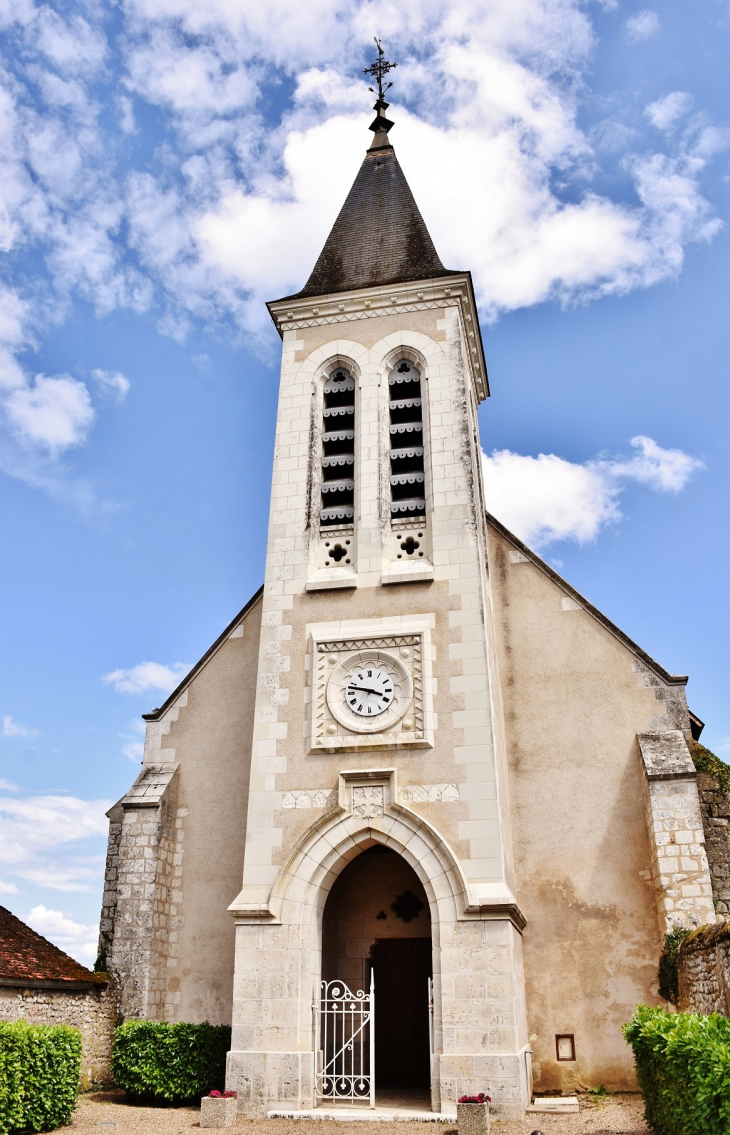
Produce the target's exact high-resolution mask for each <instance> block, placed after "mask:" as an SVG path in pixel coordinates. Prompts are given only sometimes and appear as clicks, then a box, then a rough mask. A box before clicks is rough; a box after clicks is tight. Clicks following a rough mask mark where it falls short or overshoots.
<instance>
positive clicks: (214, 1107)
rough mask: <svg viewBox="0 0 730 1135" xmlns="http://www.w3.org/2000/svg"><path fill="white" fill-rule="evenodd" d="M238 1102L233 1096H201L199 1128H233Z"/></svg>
mask: <svg viewBox="0 0 730 1135" xmlns="http://www.w3.org/2000/svg"><path fill="white" fill-rule="evenodd" d="M237 1112H238V1100H237V1099H235V1098H234V1097H233V1096H228V1098H227V1099H226V1098H224V1097H223V1096H203V1098H202V1099H201V1101H200V1126H201V1127H235V1125H236V1114H237Z"/></svg>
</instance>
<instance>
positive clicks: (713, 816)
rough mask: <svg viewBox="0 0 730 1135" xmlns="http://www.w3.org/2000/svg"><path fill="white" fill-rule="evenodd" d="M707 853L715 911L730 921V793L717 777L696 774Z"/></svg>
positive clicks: (702, 773)
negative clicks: (723, 789) (723, 788)
mask: <svg viewBox="0 0 730 1135" xmlns="http://www.w3.org/2000/svg"><path fill="white" fill-rule="evenodd" d="M697 791H698V792H699V796H700V808H701V811H702V823H703V826H704V829H705V851H706V852H707V860H708V863H709V865H710V873H711V875H712V890H713V895H714V899H715V910H716V911H717V914H718V915H719V917H720V918H730V793H729V792H723V791H722V789H721V787H720V782H719V780H718V779H717V777H714V776H709V775H708V774H707V773H705V772H698V773H697Z"/></svg>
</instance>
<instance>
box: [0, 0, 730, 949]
mask: <svg viewBox="0 0 730 1135" xmlns="http://www.w3.org/2000/svg"><path fill="white" fill-rule="evenodd" d="M0 30H1V32H2V43H3V49H2V50H3V63H2V70H1V71H0V135H1V136H2V145H1V146H0V155H1V156H0V192H1V193H2V202H3V203H2V207H1V208H0V248H1V249H2V265H3V270H2V277H1V278H0V288H2V294H1V295H0V470H2V471H1V472H0V509H1V515H2V536H3V539H2V545H1V547H0V573H1V575H0V605H1V607H2V628H3V630H2V635H1V636H0V670H1V673H0V759H1V760H2V768H1V769H0V776H1V777H2V778H3V779H2V785H1V786H0V812H1V813H2V824H1V825H0V901H2V902H3V903H5V904H6V905H8V906H9V907H10V908H11V909H12V910H13V911H14V912H15V913H17V914H18V915H20V916H21V917H23V918H26V919H28V920H29V921H30V922H31V923H32V924H33V925H34V926H36V927H37V928H38V929H39V930H41V932H43V933H45V934H47V935H48V936H49V937H51V938H52V939H53V940H54V941H56V942H58V944H59V945H61V946H63V947H64V948H66V949H68V950H69V951H70V952H72V953H74V954H75V955H76V956H77V957H79V958H80V959H81V960H84V961H86V962H90V961H93V955H94V948H95V934H94V925H95V923H96V921H97V919H98V910H99V900H100V893H101V877H102V868H103V856H104V847H105V834H104V833H105V829H106V821H105V819H104V816H103V813H104V810H105V808H106V807H108V806H109V803H111V802H112V801H113V800H115V799H117V798H118V797H119V796H120V795H121V794H122V793H123V792H124V790H125V789H126V788H127V786H128V785H129V783H130V782H131V780H132V779H133V778H134V776H135V775H136V769H137V768H138V765H139V753H140V742H141V733H140V729H139V726H140V716H139V715H140V714H141V713H142V712H145V711H146V710H147V709H149V708H150V707H151V706H152V705H159V704H160V703H161V701H162V700H163V699H164V697H165V696H166V693H167V692H168V691H169V689H170V688H171V684H174V682H175V681H176V678H177V677H178V676H179V675H180V674H181V673H183V672H184V670H185V668H186V666H188V665H191V664H192V663H193V662H195V660H196V659H197V658H198V657H199V656H200V655H201V654H202V653H203V652H204V651H205V650H206V648H207V647H208V646H209V644H210V643H211V642H212V641H213V640H214V639H215V638H216V637H217V635H218V634H219V633H220V631H221V630H222V628H223V627H224V626H225V625H226V624H227V623H228V622H229V621H230V619H231V618H232V617H233V615H234V614H235V613H236V612H237V611H238V610H239V609H240V608H241V607H242V606H243V605H244V603H245V602H246V600H247V599H248V598H249V596H250V595H251V594H252V593H253V592H254V591H255V590H256V588H257V587H258V586H259V584H260V582H261V578H262V571H263V558H264V544H265V532H266V522H267V509H268V486H269V477H270V464H271V454H272V444H273V429H274V420H275V412H276V393H277V367H278V349H279V347H278V340H277V338H276V336H275V334H274V332H273V329H272V328H271V326H270V324H269V320H268V315H267V313H266V311H265V308H264V301H265V300H266V299H271V298H275V297H277V296H280V295H284V294H287V293H288V292H291V291H293V290H295V289H296V288H298V287H300V286H301V285H302V283H303V282H304V280H305V279H306V277H307V275H308V273H309V271H310V269H311V267H312V265H313V263H314V260H315V259H316V256H317V254H318V252H319V249H320V248H321V245H322V243H323V242H324V239H325V236H326V234H327V231H328V229H329V227H330V225H331V223H332V221H333V220H334V217H335V215H336V213H337V210H338V208H339V206H340V204H341V203H342V200H343V199H344V196H345V193H346V192H347V189H348V188H349V185H350V184H351V182H352V180H353V178H354V176H355V173H356V171H357V168H358V165H359V162H360V161H361V158H362V154H363V151H364V148H365V146H366V145H367V142H368V137H369V135H368V132H367V129H366V127H367V123H368V122H369V120H370V118H371V111H370V105H371V96H370V95H369V93H368V91H367V87H366V84H365V83H364V82H363V81H362V75H361V69H362V67H363V66H365V65H366V64H367V63H369V62H370V61H371V56H372V49H371V39H372V35H373V34H375V33H378V34H380V35H381V36H382V37H383V39H384V41H385V44H386V47H387V50H388V54H389V55H390V57H391V58H396V59H397V60H398V63H399V67H398V70H397V72H396V73H395V79H396V85H395V87H394V89H393V92H392V111H391V117H392V118H393V119H394V120H395V121H396V128H395V130H394V132H393V135H392V138H393V141H394V143H395V146H396V150H397V152H398V155H399V158H400V160H401V162H402V164H403V166H404V169H405V171H406V174H407V176H408V178H409V181H410V183H411V185H412V188H413V190H414V193H415V195H416V199H417V200H418V202H419V205H420V206H421V209H422V212H423V213H424V216H425V218H426V222H427V224H428V226H429V228H430V231H431V233H432V235H433V238H434V241H435V244H436V246H437V248H438V250H439V253H440V255H441V257H442V260H443V261H444V263H445V264H447V265H448V266H449V267H454V268H470V269H471V270H472V272H473V273H474V279H475V285H476V288H477V293H478V297H479V302H480V307H481V313H482V321H483V331H484V339H485V350H486V353H487V360H488V364H489V369H490V378H491V387H492V397H491V399H489V400H488V401H487V402H486V404H485V405H484V406H483V407H482V409H481V412H480V424H481V431H482V443H483V446H484V450H485V454H486V456H485V476H486V485H487V492H488V495H489V499H490V501H491V506H492V509H493V511H494V512H495V513H496V514H497V515H498V516H499V517H500V518H501V519H502V520H503V521H504V522H505V523H507V524H508V525H510V526H512V527H513V528H514V530H515V531H517V532H518V534H520V535H521V536H523V537H524V538H525V539H527V541H528V542H529V543H531V544H532V545H533V546H535V547H537V548H538V550H539V551H540V552H541V554H542V555H544V556H545V558H546V559H547V560H548V562H550V563H551V564H553V565H554V566H556V567H557V568H558V570H559V571H561V572H562V573H563V574H564V575H565V576H566V578H568V579H569V580H570V581H571V583H573V584H574V585H575V586H576V587H577V588H578V589H579V590H581V591H582V592H583V593H584V594H586V595H587V596H588V597H589V598H590V599H591V601H592V602H594V603H595V604H596V605H597V606H598V607H599V608H601V609H602V610H603V611H604V612H605V613H606V614H607V615H608V616H609V617H610V618H611V619H613V620H614V621H615V622H617V623H618V624H619V625H620V626H621V627H622V628H623V630H625V631H626V632H627V633H628V634H629V635H631V636H632V637H633V638H635V639H636V640H637V641H638V642H639V643H640V644H641V645H642V646H643V647H644V648H645V649H646V650H647V651H648V652H649V653H650V654H652V655H653V656H654V657H656V658H657V659H658V660H659V661H660V662H661V663H662V664H663V665H665V666H666V667H667V668H668V669H670V670H672V671H674V672H676V673H688V674H690V685H689V690H688V692H689V700H690V705H691V706H692V708H693V709H694V710H695V712H696V713H698V714H699V715H700V717H702V718H703V719H704V720H705V721H706V722H707V729H706V732H705V735H704V737H703V740H705V741H706V743H707V744H709V745H710V746H711V747H713V748H714V749H715V750H716V751H718V752H719V753H720V755H723V754H724V755H727V752H728V751H730V713H729V711H728V702H729V699H728V697H727V684H728V669H729V667H728V662H727V648H726V644H727V641H728V629H729V628H728V621H729V620H728V611H727V600H726V593H727V586H726V569H725V564H726V562H727V559H728V552H729V551H730V549H729V548H728V525H727V519H726V501H727V499H728V488H729V483H730V468H729V464H730V462H729V458H728V446H727V426H726V423H727V410H728V407H727V402H728V393H727V391H728V381H727V371H728V358H729V357H730V352H729V350H728V348H729V347H730V342H729V340H730V330H729V328H730V320H729V319H728V318H727V314H726V309H727V296H728V292H729V288H728V285H729V284H730V280H728V276H730V261H729V258H728V239H729V238H728V227H727V225H728V217H729V215H730V115H729V114H728V111H727V107H728V93H729V92H728V88H729V87H730V80H729V79H728V74H727V66H726V61H727V58H728V49H729V48H730V4H728V2H727V0H696V2H695V3H693V4H691V5H689V4H687V3H686V2H685V3H680V2H672V0H666V2H665V3H663V4H662V5H661V7H657V9H656V10H654V9H650V8H642V7H641V5H639V4H631V3H622V4H618V3H610V2H606V3H604V4H602V5H601V4H594V5H591V4H579V3H577V2H573V0H491V2H480V0H460V2H457V0H401V2H399V3H398V4H397V5H394V4H392V3H386V2H385V0H373V2H371V3H366V2H350V3H346V2H344V0H339V2H338V0H312V3H310V4H308V5H306V6H305V5H299V4H295V3H293V0H272V2H270V3H268V4H267V5H261V4H260V3H252V2H250V0H226V2H225V3H222V2H218V3H215V2H214V3H211V0H205V2H203V0H125V2H123V3H120V4H117V5H111V4H107V3H104V2H102V0H87V2H85V3H82V2H79V3H77V4H58V5H56V6H53V5H44V4H42V3H34V2H33V0H4V2H3V4H2V5H0ZM221 791H225V786H221Z"/></svg>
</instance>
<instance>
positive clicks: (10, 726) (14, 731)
mask: <svg viewBox="0 0 730 1135" xmlns="http://www.w3.org/2000/svg"><path fill="white" fill-rule="evenodd" d="M0 722H2V727H3V728H2V733H0V737H37V736H38V730H37V729H29V728H28V726H27V725H21V724H20V722H19V721H14V720H13V718H12V717H11V716H10V714H9V713H7V714H5V716H4V717H0ZM4 786H5V785H4V782H2V781H0V788H2V787H4Z"/></svg>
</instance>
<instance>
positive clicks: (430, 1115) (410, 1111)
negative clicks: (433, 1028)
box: [266, 1107, 456, 1123]
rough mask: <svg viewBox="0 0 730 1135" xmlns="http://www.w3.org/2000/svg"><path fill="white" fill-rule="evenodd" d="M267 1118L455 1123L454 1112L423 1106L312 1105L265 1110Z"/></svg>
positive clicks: (346, 1121) (342, 1121) (347, 1121)
mask: <svg viewBox="0 0 730 1135" xmlns="http://www.w3.org/2000/svg"><path fill="white" fill-rule="evenodd" d="M266 1118H267V1119H333V1120H339V1121H340V1122H341V1123H352V1122H353V1120H360V1121H362V1122H365V1123H389V1122H396V1123H397V1122H400V1121H404V1122H413V1120H414V1119H415V1120H418V1121H419V1122H420V1123H456V1113H455V1112H452V1113H451V1114H448V1113H447V1112H441V1111H426V1110H425V1108H424V1109H423V1110H420V1109H419V1108H394V1107H375V1108H372V1109H371V1108H360V1107H312V1108H307V1109H306V1110H303V1111H267V1113H266Z"/></svg>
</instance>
